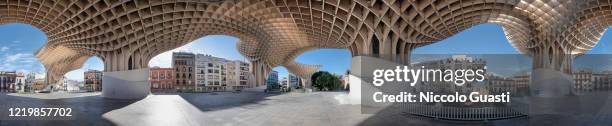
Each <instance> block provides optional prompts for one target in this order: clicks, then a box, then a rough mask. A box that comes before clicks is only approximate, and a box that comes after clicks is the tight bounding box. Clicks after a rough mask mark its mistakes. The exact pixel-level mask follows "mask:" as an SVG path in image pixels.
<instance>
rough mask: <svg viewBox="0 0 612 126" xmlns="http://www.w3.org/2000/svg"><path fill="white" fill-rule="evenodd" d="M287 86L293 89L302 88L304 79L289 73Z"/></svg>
mask: <svg viewBox="0 0 612 126" xmlns="http://www.w3.org/2000/svg"><path fill="white" fill-rule="evenodd" d="M287 84H288V85H289V87H291V88H302V78H300V77H299V76H297V75H295V74H293V73H289V76H288V79H287Z"/></svg>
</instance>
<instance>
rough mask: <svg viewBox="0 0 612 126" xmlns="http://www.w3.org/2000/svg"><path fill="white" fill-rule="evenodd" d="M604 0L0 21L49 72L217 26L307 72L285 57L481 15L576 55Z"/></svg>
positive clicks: (45, 4) (214, 2)
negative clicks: (36, 31) (42, 41)
mask: <svg viewBox="0 0 612 126" xmlns="http://www.w3.org/2000/svg"><path fill="white" fill-rule="evenodd" d="M611 5H612V4H611V1H610V0H0V24H6V23H14V22H18V23H26V24H31V25H33V26H35V27H38V28H40V29H41V30H42V31H44V32H45V33H46V34H47V37H48V42H47V43H46V45H45V47H43V48H42V49H40V50H39V51H38V52H36V53H37V57H38V58H39V59H40V60H41V61H42V62H43V64H44V65H45V66H46V67H47V69H48V70H49V71H55V72H56V73H57V74H61V73H65V72H67V71H69V70H72V69H76V68H79V67H80V65H81V64H82V63H83V62H84V61H85V60H84V59H86V58H87V57H90V56H99V57H100V58H102V59H103V60H104V61H105V64H107V65H112V64H115V65H117V66H118V67H109V68H106V69H105V70H107V71H118V70H125V69H128V68H127V67H122V66H120V65H122V64H127V60H122V58H121V57H130V61H131V57H132V56H134V57H135V58H136V59H137V60H135V61H138V62H136V63H135V64H136V66H135V67H146V65H147V63H148V60H150V59H151V58H152V57H154V56H156V55H157V54H160V53H162V52H165V51H168V50H171V49H174V48H177V47H180V46H182V45H184V44H186V43H189V42H191V41H193V40H195V39H198V38H200V37H203V36H206V35H213V34H215V35H216V34H221V35H230V36H235V37H237V38H239V39H240V42H239V44H238V46H237V47H238V50H239V52H240V53H242V54H243V55H244V56H246V57H248V59H249V60H251V61H258V62H261V63H264V65H266V66H268V67H274V66H285V67H288V68H289V69H290V70H291V71H292V72H294V73H298V74H299V75H308V73H309V72H312V71H313V70H314V69H318V66H313V65H305V64H300V63H294V62H293V61H294V60H295V57H297V56H298V55H300V54H301V53H303V52H305V51H308V50H311V49H317V48H348V49H349V50H351V52H352V53H353V55H368V54H371V53H372V51H368V50H371V48H372V46H371V45H372V44H371V40H372V39H377V41H380V42H382V43H384V44H386V45H393V46H382V47H381V48H382V50H397V49H396V48H400V47H402V48H408V47H411V48H412V47H415V46H416V47H418V46H423V45H426V44H429V43H432V42H436V41H440V40H443V39H445V38H448V37H450V36H452V35H455V34H457V33H459V32H461V31H463V30H465V29H468V28H470V27H472V26H475V25H478V24H482V23H495V24H499V25H500V26H502V27H503V29H504V32H505V33H506V36H507V39H508V40H509V41H510V43H511V45H512V46H514V47H515V48H516V49H517V50H518V51H519V52H521V53H524V54H528V55H532V54H535V53H538V52H541V51H538V50H542V49H547V48H550V47H554V48H560V50H561V51H562V52H564V53H571V54H581V53H584V52H586V51H589V50H590V49H591V48H593V47H594V46H595V44H597V43H598V41H599V39H600V38H601V36H602V34H603V32H604V31H605V30H606V29H607V28H608V26H609V25H610V23H612V6H611ZM408 44H410V45H411V46H396V45H408ZM389 47H396V48H389ZM401 50H406V49H401ZM383 52H384V51H383ZM388 52H393V51H388ZM402 52H404V51H402ZM408 52H409V51H406V53H408ZM383 54H384V53H383ZM117 56H119V58H117ZM123 59H125V58H123ZM107 62H108V63H107ZM300 72H301V74H300Z"/></svg>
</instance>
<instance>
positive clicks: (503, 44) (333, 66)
mask: <svg viewBox="0 0 612 126" xmlns="http://www.w3.org/2000/svg"><path fill="white" fill-rule="evenodd" d="M611 32H612V30H608V31H607V32H606V33H605V34H604V37H603V38H602V39H601V41H600V44H598V45H597V46H596V47H595V48H593V50H592V51H590V52H588V53H589V54H603V53H605V54H611V53H612V47H610V45H609V43H610V41H612V35H611V34H612V33H611ZM237 41H238V39H237V38H234V37H231V36H223V35H212V36H207V37H203V38H200V39H197V40H195V41H194V42H192V43H190V44H187V45H185V46H182V47H179V48H177V49H174V50H172V51H189V52H197V53H204V54H211V55H213V56H217V57H222V58H226V59H232V60H245V59H244V57H243V56H242V55H241V54H240V53H238V51H237V50H236V43H237ZM45 42H46V36H45V35H44V33H43V32H41V31H40V30H38V29H37V28H34V27H32V26H30V25H25V24H4V25H0V71H13V70H15V71H25V72H30V71H38V72H42V71H44V67H43V66H42V65H41V64H40V62H38V60H37V59H36V58H35V57H34V54H33V53H34V52H35V51H36V50H37V49H39V48H40V47H42V46H43V44H44V43H45ZM413 53H415V54H449V53H450V54H517V53H518V52H517V51H516V50H515V49H514V48H513V47H512V46H510V44H509V43H508V41H507V40H506V38H505V36H504V33H503V30H502V28H501V27H499V26H498V25H494V24H483V25H478V26H475V27H473V28H470V29H467V30H465V31H463V32H461V33H459V34H457V35H454V36H452V37H450V38H448V39H445V40H443V41H440V42H437V43H434V44H431V45H427V46H424V47H421V48H417V49H415V50H414V52H413ZM171 57H172V54H171V51H169V52H166V53H162V54H160V55H158V56H156V57H155V58H153V59H152V60H151V61H150V63H149V66H151V67H153V66H161V67H170V60H171ZM296 60H297V61H298V62H301V63H306V64H319V65H322V68H321V70H325V71H330V72H332V73H337V74H343V73H344V72H345V71H346V70H347V69H348V68H349V67H350V60H351V56H350V52H349V51H348V50H346V49H318V50H311V51H308V52H306V53H304V54H302V55H300V56H299V57H298V58H297V59H296ZM103 68H104V66H103V63H102V61H101V60H100V59H99V58H97V57H92V58H90V59H88V60H87V62H86V63H85V64H84V65H83V67H82V68H81V69H78V70H74V71H71V72H69V73H67V74H66V77H68V78H70V79H74V80H82V79H83V71H85V70H88V69H96V70H103ZM274 70H276V71H279V74H280V77H284V76H286V75H287V70H286V69H285V68H283V67H275V68H274Z"/></svg>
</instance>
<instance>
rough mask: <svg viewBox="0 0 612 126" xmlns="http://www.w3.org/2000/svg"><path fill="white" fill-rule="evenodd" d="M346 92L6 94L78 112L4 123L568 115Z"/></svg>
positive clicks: (421, 121)
mask: <svg viewBox="0 0 612 126" xmlns="http://www.w3.org/2000/svg"><path fill="white" fill-rule="evenodd" d="M345 95H347V93H346V92H313V93H282V94H281V93H278V94H269V93H263V92H262V91H252V90H251V91H243V92H239V93H236V92H221V93H181V94H152V95H150V96H149V97H147V98H145V99H142V100H112V99H105V98H102V97H101V96H100V94H99V93H51V94H2V95H1V97H0V100H1V101H3V102H1V103H2V105H3V106H10V105H42V106H45V105H60V106H67V107H71V108H73V109H75V112H74V114H73V115H74V118H73V119H72V120H71V121H58V120H54V121H49V120H36V121H22V120H9V121H7V120H3V121H0V125H3V126H4V125H6V126H9V125H10V126H15V125H80V126H82V125H130V126H132V125H146V126H155V125H160V126H162V125H174V126H182V125H186V126H190V125H192V126H195V125H223V126H232V125H234V126H238V125H259V126H274V125H292V126H346V125H516V124H522V125H524V124H529V122H530V121H531V122H534V121H536V122H537V124H558V123H559V120H560V119H563V117H559V118H557V117H552V118H551V117H542V118H541V117H524V118H516V119H509V120H499V121H486V122H483V121H448V120H439V119H434V118H427V117H420V116H415V115H410V114H406V113H402V112H397V111H393V110H397V109H393V108H388V109H386V110H383V111H381V112H379V113H376V114H361V111H360V106H359V105H349V104H342V102H341V101H339V100H338V97H343V96H345ZM579 118H590V117H579ZM603 119H604V121H605V119H606V118H603ZM608 119H609V117H608ZM572 122H580V121H575V120H574V121H572ZM607 123H609V122H608V121H605V122H600V123H596V124H607ZM608 125H609V124H608Z"/></svg>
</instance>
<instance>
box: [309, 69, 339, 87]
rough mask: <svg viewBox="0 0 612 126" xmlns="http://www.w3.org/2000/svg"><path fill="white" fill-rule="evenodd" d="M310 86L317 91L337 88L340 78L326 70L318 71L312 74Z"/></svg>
mask: <svg viewBox="0 0 612 126" xmlns="http://www.w3.org/2000/svg"><path fill="white" fill-rule="evenodd" d="M311 79H312V80H313V81H312V86H313V87H314V88H316V89H317V90H319V91H329V90H335V89H338V87H339V86H340V83H341V82H340V79H339V78H338V77H337V76H334V75H332V74H330V73H329V72H327V71H319V72H316V73H314V74H313V75H312V77H311Z"/></svg>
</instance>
